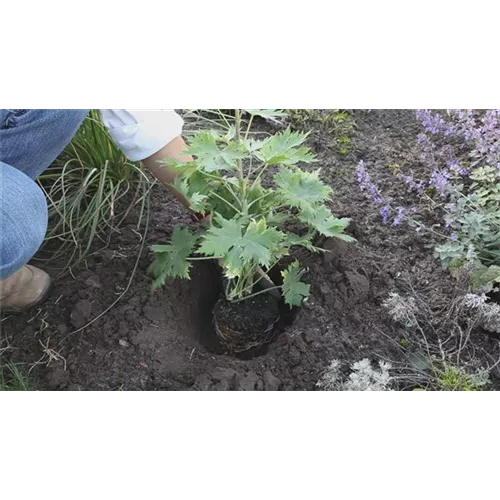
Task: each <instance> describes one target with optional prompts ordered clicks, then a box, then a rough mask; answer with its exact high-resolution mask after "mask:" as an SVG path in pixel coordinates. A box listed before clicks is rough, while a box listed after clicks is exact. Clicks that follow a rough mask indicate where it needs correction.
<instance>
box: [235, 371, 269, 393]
mask: <svg viewBox="0 0 500 500" xmlns="http://www.w3.org/2000/svg"><path fill="white" fill-rule="evenodd" d="M259 387H260V388H261V389H260V390H262V388H263V384H262V380H261V379H260V378H259V376H258V375H257V374H256V373H254V372H248V373H245V374H244V375H240V376H239V377H238V390H239V391H258V390H259Z"/></svg>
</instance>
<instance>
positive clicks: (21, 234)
mask: <svg viewBox="0 0 500 500" xmlns="http://www.w3.org/2000/svg"><path fill="white" fill-rule="evenodd" d="M0 212H1V214H0V216H1V219H2V220H1V227H0V231H1V234H2V238H1V242H0V279H2V278H5V277H7V276H9V275H11V274H12V273H14V272H15V271H17V270H18V269H20V268H21V267H22V266H23V265H24V264H26V263H27V262H29V261H30V260H31V258H32V257H33V256H34V255H35V253H36V252H37V251H38V249H39V248H40V247H41V245H42V243H43V240H44V238H45V235H46V233H47V223H48V211H47V201H46V199H45V195H44V194H43V192H42V190H41V189H40V188H39V187H38V186H37V184H36V183H35V182H30V183H25V184H24V186H23V191H22V196H21V193H17V196H8V199H5V198H4V199H3V200H2V203H1V206H0Z"/></svg>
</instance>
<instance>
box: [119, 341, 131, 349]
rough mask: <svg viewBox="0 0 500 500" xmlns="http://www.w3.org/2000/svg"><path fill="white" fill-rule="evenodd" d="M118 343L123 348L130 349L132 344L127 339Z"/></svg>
mask: <svg viewBox="0 0 500 500" xmlns="http://www.w3.org/2000/svg"><path fill="white" fill-rule="evenodd" d="M118 343H119V344H120V345H121V346H122V347H130V344H129V343H128V342H127V341H126V340H125V339H120V340H119V341H118Z"/></svg>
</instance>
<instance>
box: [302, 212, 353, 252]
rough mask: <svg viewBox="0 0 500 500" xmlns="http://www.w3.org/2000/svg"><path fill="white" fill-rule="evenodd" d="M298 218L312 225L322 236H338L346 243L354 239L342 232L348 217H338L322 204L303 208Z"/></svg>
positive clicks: (348, 220) (347, 224)
mask: <svg viewBox="0 0 500 500" xmlns="http://www.w3.org/2000/svg"><path fill="white" fill-rule="evenodd" d="M300 218H301V219H302V220H303V221H304V222H306V223H307V224H309V225H310V226H312V227H313V228H314V229H316V231H318V232H319V233H320V234H322V235H323V236H326V237H328V238H338V239H340V240H342V241H346V242H347V243H353V242H354V241H356V240H355V239H354V238H353V237H352V236H349V235H347V234H344V232H345V230H346V229H347V227H348V226H349V223H350V222H351V220H350V219H347V218H343V219H338V218H336V217H334V216H333V215H332V213H331V212H330V210H328V208H326V207H324V206H317V207H314V208H312V209H307V210H303V211H301V213H300Z"/></svg>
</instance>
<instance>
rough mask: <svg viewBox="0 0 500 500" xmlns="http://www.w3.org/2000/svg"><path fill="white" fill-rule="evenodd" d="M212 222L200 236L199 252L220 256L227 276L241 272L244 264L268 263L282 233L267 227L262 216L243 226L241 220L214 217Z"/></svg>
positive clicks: (275, 250)
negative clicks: (213, 223)
mask: <svg viewBox="0 0 500 500" xmlns="http://www.w3.org/2000/svg"><path fill="white" fill-rule="evenodd" d="M215 224H217V226H219V227H217V226H212V227H211V228H210V229H209V230H208V231H207V233H206V234H205V235H204V237H203V242H202V244H201V246H200V249H199V253H201V254H203V255H207V256H213V257H217V258H219V259H222V265H223V266H224V267H225V268H226V271H227V274H228V276H229V277H237V276H241V272H242V270H243V267H244V266H246V265H248V264H250V265H261V266H265V267H268V266H269V265H270V263H271V258H272V256H273V255H274V254H275V253H276V252H277V249H278V247H279V244H280V242H281V240H282V239H283V233H281V232H280V231H278V230H276V229H274V228H268V227H267V224H266V222H265V220H260V221H258V222H257V221H251V222H250V224H249V225H248V228H246V229H245V228H244V226H243V224H242V222H241V221H237V220H234V219H233V220H227V219H224V218H223V217H221V216H218V217H216V219H215Z"/></svg>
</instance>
